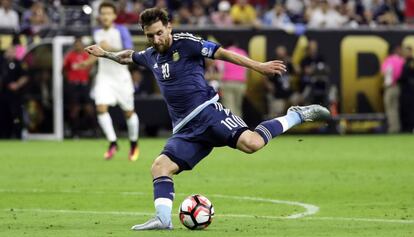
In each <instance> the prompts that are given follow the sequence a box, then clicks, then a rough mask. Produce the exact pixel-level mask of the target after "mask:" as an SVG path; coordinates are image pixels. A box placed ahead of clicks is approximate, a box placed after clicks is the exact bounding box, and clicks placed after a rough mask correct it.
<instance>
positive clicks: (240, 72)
mask: <svg viewBox="0 0 414 237" xmlns="http://www.w3.org/2000/svg"><path fill="white" fill-rule="evenodd" d="M225 48H226V49H227V50H229V51H232V52H235V53H238V54H240V55H244V56H247V52H246V51H245V50H244V49H241V48H239V47H238V46H237V45H236V43H235V42H229V43H227V44H226V45H225ZM217 67H218V69H219V71H220V73H221V75H222V77H221V91H222V93H223V96H222V100H223V104H224V106H226V107H227V108H229V109H230V110H231V111H232V112H233V113H234V114H235V115H237V116H242V109H241V108H242V102H243V96H244V93H245V91H246V81H247V69H246V68H244V67H241V66H239V65H236V64H232V63H229V62H224V61H217Z"/></svg>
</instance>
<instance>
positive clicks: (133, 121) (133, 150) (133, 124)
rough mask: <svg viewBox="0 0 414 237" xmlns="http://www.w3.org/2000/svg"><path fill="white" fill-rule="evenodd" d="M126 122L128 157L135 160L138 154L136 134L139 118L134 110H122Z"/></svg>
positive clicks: (137, 132)
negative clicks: (128, 144) (128, 145)
mask: <svg viewBox="0 0 414 237" xmlns="http://www.w3.org/2000/svg"><path fill="white" fill-rule="evenodd" d="M124 114H125V118H126V123H127V127H128V137H129V142H130V145H131V146H130V150H129V155H128V159H129V160H130V161H136V160H137V159H138V156H139V147H138V134H139V118H138V115H137V114H136V113H135V111H134V110H127V111H124Z"/></svg>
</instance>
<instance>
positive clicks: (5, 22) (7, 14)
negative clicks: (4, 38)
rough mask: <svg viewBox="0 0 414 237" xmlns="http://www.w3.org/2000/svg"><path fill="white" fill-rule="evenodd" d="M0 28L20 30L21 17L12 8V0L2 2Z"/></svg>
mask: <svg viewBox="0 0 414 237" xmlns="http://www.w3.org/2000/svg"><path fill="white" fill-rule="evenodd" d="M0 19H1V20H0V28H5V29H13V30H15V31H16V32H17V31H18V30H19V28H20V25H19V15H18V14H17V12H16V11H15V10H14V9H13V8H12V1H11V0H1V1H0Z"/></svg>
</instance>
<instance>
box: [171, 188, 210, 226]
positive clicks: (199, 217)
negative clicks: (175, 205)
mask: <svg viewBox="0 0 414 237" xmlns="http://www.w3.org/2000/svg"><path fill="white" fill-rule="evenodd" d="M213 216H214V207H213V204H211V202H210V200H208V198H206V197H204V196H202V195H200V194H194V195H191V196H188V197H187V198H185V199H184V201H183V202H182V203H181V205H180V210H179V217H180V221H181V223H182V224H183V225H184V226H185V227H187V228H188V229H190V230H201V229H204V228H206V227H207V226H209V225H210V224H211V221H212V220H213Z"/></svg>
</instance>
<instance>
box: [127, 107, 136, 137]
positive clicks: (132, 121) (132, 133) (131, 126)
mask: <svg viewBox="0 0 414 237" xmlns="http://www.w3.org/2000/svg"><path fill="white" fill-rule="evenodd" d="M127 126H128V135H129V140H130V141H133V142H136V141H137V140H138V132H139V118H138V116H137V114H136V113H133V114H132V115H131V117H129V119H127Z"/></svg>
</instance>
